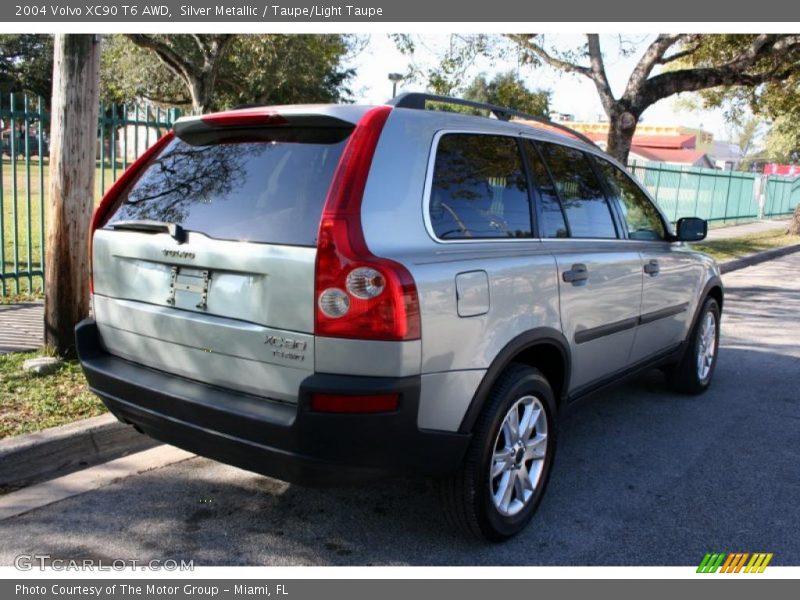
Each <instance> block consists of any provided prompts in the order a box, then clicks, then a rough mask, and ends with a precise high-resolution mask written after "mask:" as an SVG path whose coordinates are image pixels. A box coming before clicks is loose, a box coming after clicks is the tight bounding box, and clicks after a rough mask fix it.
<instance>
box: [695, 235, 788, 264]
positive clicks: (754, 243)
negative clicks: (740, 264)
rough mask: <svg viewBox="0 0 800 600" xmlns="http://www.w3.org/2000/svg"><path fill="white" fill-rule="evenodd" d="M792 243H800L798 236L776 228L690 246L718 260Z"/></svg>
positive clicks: (730, 258) (739, 256)
mask: <svg viewBox="0 0 800 600" xmlns="http://www.w3.org/2000/svg"><path fill="white" fill-rule="evenodd" d="M794 244H800V236H796V235H788V234H786V232H785V231H784V230H782V229H776V230H772V231H763V232H761V233H752V234H750V235H743V236H741V237H735V238H730V239H727V240H712V241H706V242H700V243H699V244H692V248H694V249H695V250H699V251H700V252H705V253H706V254H710V255H711V256H713V257H714V258H715V259H716V260H718V261H726V260H733V259H734V258H741V257H743V256H748V255H750V254H755V253H757V252H763V251H764V250H772V249H773V248H781V247H783V246H791V245H794Z"/></svg>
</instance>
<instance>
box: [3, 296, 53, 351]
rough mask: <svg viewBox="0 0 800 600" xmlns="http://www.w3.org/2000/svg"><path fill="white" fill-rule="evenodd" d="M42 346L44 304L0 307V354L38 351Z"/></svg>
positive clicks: (32, 303) (29, 303)
mask: <svg viewBox="0 0 800 600" xmlns="http://www.w3.org/2000/svg"><path fill="white" fill-rule="evenodd" d="M42 344H44V303H43V302H23V303H21V304H5V305H0V354H8V353H9V352H22V351H25V350H38V349H39V348H41V347H42Z"/></svg>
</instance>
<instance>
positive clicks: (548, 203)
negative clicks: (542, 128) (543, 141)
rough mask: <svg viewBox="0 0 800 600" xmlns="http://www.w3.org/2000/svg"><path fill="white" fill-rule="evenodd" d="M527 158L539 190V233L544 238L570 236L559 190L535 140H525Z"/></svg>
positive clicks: (534, 183) (534, 182)
mask: <svg viewBox="0 0 800 600" xmlns="http://www.w3.org/2000/svg"><path fill="white" fill-rule="evenodd" d="M525 144H526V147H525V160H526V161H527V164H528V170H529V171H530V173H531V176H532V177H533V183H532V184H531V185H535V186H536V188H537V189H538V190H539V204H540V205H541V212H540V213H539V235H541V236H542V237H543V238H565V237H569V233H568V231H567V224H566V222H565V221H564V213H563V212H562V210H561V202H559V200H558V192H557V191H556V188H555V186H554V185H553V180H552V179H550V174H549V173H548V172H547V167H545V166H544V163H543V162H542V158H541V157H540V156H539V152H538V151H537V150H536V147H535V146H534V145H533V142H525Z"/></svg>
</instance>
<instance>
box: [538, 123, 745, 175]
mask: <svg viewBox="0 0 800 600" xmlns="http://www.w3.org/2000/svg"><path fill="white" fill-rule="evenodd" d="M553 114H554V116H556V115H557V116H562V115H559V113H553ZM554 120H555V121H558V122H563V123H564V124H565V125H568V126H569V127H571V128H572V129H575V130H576V131H579V132H581V133H583V134H584V135H585V136H586V137H588V138H589V139H591V140H592V141H593V142H594V143H596V144H597V145H598V146H600V147H601V148H605V147H606V141H607V139H608V122H603V121H597V122H593V123H586V122H577V121H570V120H566V119H564V120H560V119H558V118H555V119H554ZM628 160H629V161H630V162H637V163H642V162H658V163H666V164H672V165H679V166H687V167H703V168H706V169H735V168H737V167H738V166H739V163H740V162H741V152H740V151H739V149H738V147H736V146H735V145H734V144H730V143H729V142H714V134H712V133H710V132H708V131H703V130H702V129H695V128H692V127H680V126H674V125H649V124H640V125H639V126H638V127H637V128H636V134H635V135H634V136H633V143H632V144H631V152H630V156H629V159H628Z"/></svg>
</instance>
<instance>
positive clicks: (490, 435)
mask: <svg viewBox="0 0 800 600" xmlns="http://www.w3.org/2000/svg"><path fill="white" fill-rule="evenodd" d="M512 408H513V409H514V410H513V412H515V413H516V414H517V415H518V421H520V423H521V424H522V423H525V422H528V423H530V421H531V419H530V418H528V417H529V416H533V421H534V423H533V427H529V428H528V429H529V433H528V434H527V436H526V433H525V432H522V435H521V436H520V435H517V436H516V437H514V436H513V434H512V431H513V429H512V427H511V422H508V423H507V422H506V419H507V418H509V417H510V415H511V414H512ZM529 411H530V412H529ZM536 411H539V412H538V413H536ZM555 414H556V403H555V397H554V395H553V390H552V388H551V387H550V384H549V383H548V381H547V379H545V377H544V376H543V375H542V373H541V372H540V371H538V370H537V369H534V368H531V367H528V366H525V365H521V364H516V363H514V364H511V365H510V366H509V367H508V368H507V369H506V370H505V371H504V372H503V373H502V374H501V375H500V377H498V379H497V381H496V383H495V384H494V387H493V388H492V390H491V392H490V393H489V397H488V398H487V400H486V406H485V408H484V410H483V412H482V413H481V415H480V416H479V417H478V421H477V423H476V424H475V429H474V431H473V438H472V442H471V444H470V446H469V448H468V450H467V454H466V457H465V458H464V462H463V463H462V464H461V466H460V468H459V470H458V471H457V472H456V473H455V474H453V475H451V476H449V477H447V478H446V479H443V480H440V481H439V482H438V483H439V485H438V487H439V497H440V501H441V504H442V508H443V510H444V515H445V518H446V520H447V521H448V522H449V524H450V525H451V526H453V527H454V528H455V529H458V530H460V531H462V532H464V533H466V534H468V535H470V536H473V537H477V538H483V539H486V540H489V541H492V542H502V541H504V540H507V539H508V538H510V537H512V536H514V535H516V534H517V533H519V532H520V531H522V530H523V529H524V528H525V526H526V525H527V524H528V523H529V522H530V520H531V518H532V517H533V514H534V513H535V512H536V509H537V507H538V506H539V502H540V501H541V499H542V496H543V495H544V491H545V488H546V487H547V481H548V478H549V476H550V470H551V468H552V465H553V457H554V454H555V448H556V428H555ZM520 415H521V418H519V416H520ZM536 415H538V416H536ZM517 431H518V430H517ZM513 439H516V440H517V442H516V445H510V444H509V442H510V441H512V440H513ZM521 440H525V441H527V442H528V443H527V444H524V442H523V441H521ZM514 448H516V449H515V450H514ZM511 450H513V452H512V451H511ZM520 465H522V467H524V470H523V469H522V468H519V466H520ZM490 469H496V470H497V472H498V474H497V475H495V476H494V477H492V475H493V473H492V472H491V470H490ZM526 474H528V478H527V481H528V485H527V487H523V482H524V481H525V476H526ZM504 482H509V484H510V482H514V483H515V484H516V485H513V486H510V487H511V488H512V489H511V491H510V497H508V495H506V497H508V499H509V502H507V503H506V502H505V497H503V495H502V493H500V487H501V486H502V485H503V483H504ZM509 484H507V485H506V486H503V489H504V490H508V488H509ZM520 491H522V495H520ZM496 493H497V499H498V500H495V494H496Z"/></svg>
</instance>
